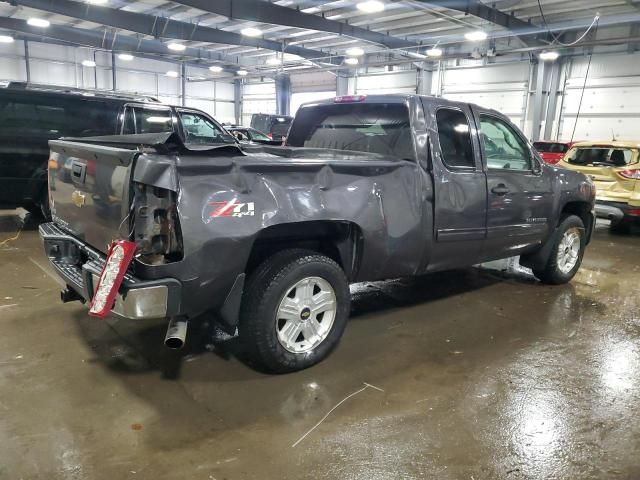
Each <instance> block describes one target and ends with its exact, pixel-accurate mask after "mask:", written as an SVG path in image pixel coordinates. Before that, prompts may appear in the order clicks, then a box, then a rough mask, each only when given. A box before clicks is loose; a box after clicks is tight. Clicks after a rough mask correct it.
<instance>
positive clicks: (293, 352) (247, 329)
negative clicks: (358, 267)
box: [238, 249, 351, 373]
mask: <svg viewBox="0 0 640 480" xmlns="http://www.w3.org/2000/svg"><path fill="white" fill-rule="evenodd" d="M350 300H351V297H350V293H349V285H348V282H347V279H346V277H345V275H344V272H343V271H342V269H341V268H340V266H339V265H338V264H337V263H336V262H334V261H333V260H332V259H330V258H328V257H326V256H324V255H321V254H318V253H316V252H313V251H310V250H302V249H291V250H285V251H282V252H278V253H276V254H275V255H273V256H272V257H271V258H269V259H267V260H266V261H265V262H263V263H262V264H261V265H260V266H259V267H258V268H257V269H256V270H255V271H254V273H252V274H251V275H250V277H249V279H248V281H247V284H246V286H245V290H244V295H243V304H242V307H241V312H240V324H239V327H238V329H239V334H240V340H241V341H242V343H243V344H244V345H245V346H246V348H247V350H248V351H249V353H250V355H251V358H252V360H253V361H255V362H256V363H257V364H258V365H259V366H260V367H262V368H263V369H265V370H268V371H271V372H275V373H285V372H293V371H296V370H302V369H304V368H307V367H310V366H311V365H314V364H315V363H318V362H319V361H321V360H322V359H324V358H325V357H327V356H328V355H329V353H331V351H332V350H333V349H334V348H335V346H336V345H337V344H338V341H339V340H340V337H341V336H342V333H343V331H344V328H345V325H346V322H347V318H348V316H349V309H350Z"/></svg>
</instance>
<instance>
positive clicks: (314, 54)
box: [11, 0, 326, 59]
mask: <svg viewBox="0 0 640 480" xmlns="http://www.w3.org/2000/svg"><path fill="white" fill-rule="evenodd" d="M235 1H237V0H234V2H235ZM11 3H12V4H13V5H22V6H25V7H29V8H35V9H37V10H42V11H45V12H49V13H55V14H58V15H64V16H66V17H72V18H77V19H79V20H85V21H88V22H93V23H98V24H101V25H108V26H110V27H114V28H119V29H123V30H129V31H131V32H136V33H141V34H143V35H149V36H153V37H155V38H167V39H174V40H186V41H194V42H204V43H221V44H225V45H242V46H248V47H256V48H264V49H267V50H274V51H277V52H281V51H283V50H284V51H285V52H287V53H292V54H294V55H298V56H300V57H303V58H308V59H311V58H321V57H325V56H326V54H325V53H324V52H322V51H319V50H311V49H308V48H303V47H298V46H293V45H292V46H288V47H287V46H285V45H284V44H282V43H281V42H277V41H274V40H266V39H263V38H251V37H247V36H245V35H240V34H238V33H234V32H226V31H224V30H219V29H216V28H211V27H204V26H199V25H197V24H193V23H187V22H180V21H176V20H171V19H169V18H163V17H158V16H153V15H147V14H145V13H137V12H129V11H126V10H120V9H117V8H110V7H103V6H98V5H89V4H87V3H80V2H76V1H72V0H11ZM165 49H166V47H165ZM165 53H166V51H165Z"/></svg>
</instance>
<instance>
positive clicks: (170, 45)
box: [167, 42, 187, 52]
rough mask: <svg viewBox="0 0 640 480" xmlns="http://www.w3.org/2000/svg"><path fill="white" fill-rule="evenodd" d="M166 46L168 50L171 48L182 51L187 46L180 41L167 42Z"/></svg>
mask: <svg viewBox="0 0 640 480" xmlns="http://www.w3.org/2000/svg"><path fill="white" fill-rule="evenodd" d="M167 48H168V49H169V50H173V51H174V52H184V50H185V48H187V47H186V46H185V45H184V44H182V43H175V42H171V43H167Z"/></svg>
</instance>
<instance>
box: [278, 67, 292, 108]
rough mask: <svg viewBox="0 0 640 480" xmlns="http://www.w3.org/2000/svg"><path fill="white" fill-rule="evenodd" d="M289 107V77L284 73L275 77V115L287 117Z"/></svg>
mask: <svg viewBox="0 0 640 480" xmlns="http://www.w3.org/2000/svg"><path fill="white" fill-rule="evenodd" d="M290 106H291V77H290V76H289V75H287V74H285V73H279V74H278V75H276V113H277V114H278V115H289V111H290Z"/></svg>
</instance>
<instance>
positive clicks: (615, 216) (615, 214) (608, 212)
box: [595, 200, 640, 224]
mask: <svg viewBox="0 0 640 480" xmlns="http://www.w3.org/2000/svg"><path fill="white" fill-rule="evenodd" d="M595 211H596V216H597V217H598V218H606V219H608V220H611V222H612V223H614V224H615V223H619V222H621V221H622V220H624V219H638V220H640V216H638V215H635V212H636V211H638V208H633V207H630V206H629V204H628V203H622V202H608V201H604V200H596V207H595Z"/></svg>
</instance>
